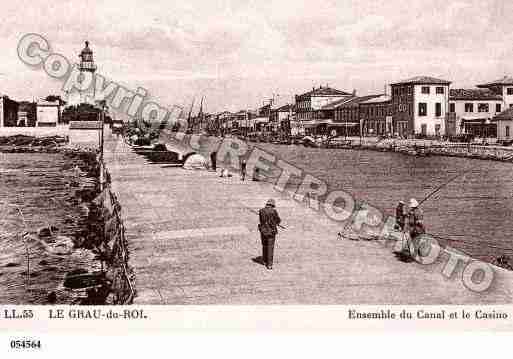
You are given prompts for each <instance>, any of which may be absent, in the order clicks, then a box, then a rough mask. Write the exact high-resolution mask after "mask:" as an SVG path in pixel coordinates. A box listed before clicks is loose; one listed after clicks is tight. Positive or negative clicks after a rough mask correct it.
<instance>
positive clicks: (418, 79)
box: [392, 76, 451, 85]
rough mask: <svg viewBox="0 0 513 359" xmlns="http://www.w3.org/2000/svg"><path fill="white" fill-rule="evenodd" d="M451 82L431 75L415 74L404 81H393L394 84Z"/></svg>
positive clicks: (447, 83)
mask: <svg viewBox="0 0 513 359" xmlns="http://www.w3.org/2000/svg"><path fill="white" fill-rule="evenodd" d="M450 83H451V82H450V81H447V80H442V79H437V78H435V77H430V76H415V77H412V78H409V79H406V80H403V81H399V82H396V83H393V84H392V85H403V84H411V85H449V84H450Z"/></svg>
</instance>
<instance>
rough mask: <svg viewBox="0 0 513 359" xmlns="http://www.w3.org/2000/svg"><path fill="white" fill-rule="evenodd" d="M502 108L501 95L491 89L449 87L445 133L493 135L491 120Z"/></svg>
mask: <svg viewBox="0 0 513 359" xmlns="http://www.w3.org/2000/svg"><path fill="white" fill-rule="evenodd" d="M503 110H504V102H503V98H502V96H500V95H498V94H496V93H495V92H493V91H491V90H488V89H451V90H450V96H449V115H448V119H449V121H448V126H447V129H446V134H447V135H448V136H454V135H460V134H472V135H474V136H479V137H495V136H496V134H497V133H496V132H497V128H496V125H495V124H494V123H493V122H492V121H491V120H492V119H493V118H494V117H495V116H496V115H498V114H499V113H501V112H502V111H503Z"/></svg>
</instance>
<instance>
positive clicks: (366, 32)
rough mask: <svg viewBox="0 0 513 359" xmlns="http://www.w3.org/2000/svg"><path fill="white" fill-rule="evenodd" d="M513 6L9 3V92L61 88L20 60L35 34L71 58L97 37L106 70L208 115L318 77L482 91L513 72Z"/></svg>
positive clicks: (440, 2)
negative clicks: (440, 83)
mask: <svg viewBox="0 0 513 359" xmlns="http://www.w3.org/2000/svg"><path fill="white" fill-rule="evenodd" d="M512 13H513V2H511V1H505V0H476V1H475V0H455V1H447V0H430V1H425V0H409V1H404V0H402V1H398V0H357V1H348V0H333V1H332V0H316V1H312V0H311V1H302V0H294V1H287V0H282V1H265V0H258V1H252V0H249V1H244V0H219V1H216V0H209V1H196V0H188V1H179V2H178V1H174V0H166V1H161V0H145V1H135V0H123V1H118V0H111V1H84V0H82V1H75V0H67V1H57V0H54V1H39V0H30V1H26V0H18V1H9V2H4V3H3V4H2V15H3V16H2V18H3V19H2V20H3V21H2V22H0V46H1V48H2V49H3V50H2V51H1V52H0V93H2V94H6V95H8V96H9V97H11V98H14V99H16V100H31V99H33V98H39V97H44V96H46V95H47V94H50V93H52V94H53V93H57V94H60V88H61V86H62V84H61V83H59V82H58V81H55V80H53V79H51V78H50V77H48V75H46V74H45V73H44V72H43V71H42V70H41V69H39V70H34V69H32V68H29V67H27V66H26V65H25V64H23V63H22V62H21V61H20V60H19V59H18V57H17V53H16V48H17V44H18V41H19V40H20V38H21V37H22V36H23V35H25V34H26V33H38V34H41V35H42V36H44V37H45V38H46V39H47V40H48V41H49V43H50V44H51V47H52V50H53V51H55V52H59V53H61V54H63V55H65V56H66V57H67V58H69V59H70V60H72V61H77V60H78V53H79V52H80V50H81V49H82V48H83V47H84V41H85V40H88V41H89V42H90V46H91V48H92V49H93V51H94V54H95V61H96V63H97V65H98V69H99V72H100V73H102V74H103V75H105V76H107V77H108V78H110V79H113V80H115V81H117V82H119V83H121V84H124V85H126V86H129V87H130V88H133V89H134V90H135V89H136V88H137V87H143V88H145V89H147V90H148V92H149V93H150V94H151V97H152V98H153V99H154V100H156V101H157V102H158V103H159V104H161V105H163V106H172V105H186V106H190V103H191V101H192V100H193V99H195V101H196V104H198V103H199V101H200V98H201V97H203V96H204V97H205V100H204V107H205V108H204V110H205V111H207V112H218V111H222V110H229V111H237V110H241V109H253V108H256V107H258V106H261V105H262V104H263V102H264V101H266V100H268V99H269V98H271V97H273V95H274V96H275V98H276V100H277V102H278V103H286V102H290V101H293V100H294V95H295V94H300V93H304V92H306V91H309V90H311V89H312V87H314V86H315V87H319V86H320V85H322V86H326V85H328V86H330V87H334V88H337V89H340V90H344V91H347V92H352V91H353V90H356V91H357V94H361V95H366V94H373V93H382V92H383V91H384V87H385V85H386V84H387V83H392V82H397V81H399V80H401V79H405V78H408V77H412V76H418V75H426V76H434V77H438V78H443V79H447V80H450V81H452V82H453V87H473V86H474V85H476V84H478V83H482V82H488V81H492V80H495V79H498V78H501V77H503V76H505V75H513V61H511V59H512V58H513V22H511V21H510V18H511V16H510V15H511V14H512ZM196 107H197V106H196Z"/></svg>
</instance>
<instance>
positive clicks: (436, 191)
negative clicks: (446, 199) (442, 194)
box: [418, 167, 475, 207]
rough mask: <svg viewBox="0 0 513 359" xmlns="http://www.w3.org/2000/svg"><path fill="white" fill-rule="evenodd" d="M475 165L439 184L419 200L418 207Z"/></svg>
mask: <svg viewBox="0 0 513 359" xmlns="http://www.w3.org/2000/svg"><path fill="white" fill-rule="evenodd" d="M474 168H475V167H472V168H470V169H468V170H466V171H463V172H461V173H459V174H457V175H456V176H454V177H452V178H451V179H450V180H449V181H447V182H444V183H443V184H441V185H440V186H438V187H437V188H435V189H434V190H433V191H432V192H431V193H429V194H428V195H427V196H426V197H424V199H423V200H422V201H420V202H419V205H418V207H420V206H421V204H422V203H424V202H426V201H427V200H428V199H429V198H431V197H432V196H433V195H435V194H436V193H438V192H439V191H440V190H441V189H442V188H444V187H445V186H447V185H448V184H449V183H451V182H453V181H454V180H456V179H457V178H459V177H461V176H463V175H464V174H466V173H468V172H470V171H472V170H473V169H474Z"/></svg>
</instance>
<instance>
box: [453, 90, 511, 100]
mask: <svg viewBox="0 0 513 359" xmlns="http://www.w3.org/2000/svg"><path fill="white" fill-rule="evenodd" d="M449 100H469V101H470V100H496V101H502V96H500V95H497V94H496V93H494V92H492V91H490V90H482V89H451V90H450V91H449Z"/></svg>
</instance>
